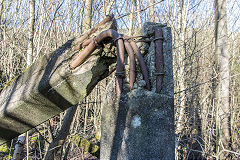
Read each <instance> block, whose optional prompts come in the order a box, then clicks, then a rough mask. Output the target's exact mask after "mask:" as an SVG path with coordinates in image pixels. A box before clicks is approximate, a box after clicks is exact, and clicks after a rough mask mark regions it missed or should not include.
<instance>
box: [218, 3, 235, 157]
mask: <svg viewBox="0 0 240 160" xmlns="http://www.w3.org/2000/svg"><path fill="white" fill-rule="evenodd" d="M226 5H227V4H226V0H215V54H216V60H217V72H218V75H217V76H218V85H217V100H218V103H217V115H216V127H217V128H216V129H217V139H218V141H217V144H216V147H217V148H216V149H217V152H220V153H221V154H220V155H219V156H220V157H219V158H220V159H226V158H227V157H228V154H227V153H225V152H221V151H222V150H224V149H227V150H230V148H231V147H230V146H231V130H230V127H231V126H230V125H231V123H230V104H229V81H230V71H229V69H230V68H229V57H230V54H229V51H228V48H229V46H228V44H227V41H228V30H227V11H226Z"/></svg>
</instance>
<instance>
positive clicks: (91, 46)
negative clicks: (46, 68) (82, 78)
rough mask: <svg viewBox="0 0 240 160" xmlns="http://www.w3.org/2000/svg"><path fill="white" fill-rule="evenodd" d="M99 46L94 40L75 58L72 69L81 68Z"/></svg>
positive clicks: (71, 65)
mask: <svg viewBox="0 0 240 160" xmlns="http://www.w3.org/2000/svg"><path fill="white" fill-rule="evenodd" d="M96 47H97V44H96V43H95V41H94V40H92V42H91V43H90V44H89V45H88V46H87V47H86V48H85V49H84V50H83V51H81V52H79V53H78V55H77V56H76V57H75V59H74V60H73V61H72V63H71V64H70V67H71V69H75V68H77V67H78V66H80V65H81V64H82V63H83V62H84V61H85V60H86V59H87V58H88V56H89V55H90V54H91V53H92V52H93V51H94V50H95V49H96Z"/></svg>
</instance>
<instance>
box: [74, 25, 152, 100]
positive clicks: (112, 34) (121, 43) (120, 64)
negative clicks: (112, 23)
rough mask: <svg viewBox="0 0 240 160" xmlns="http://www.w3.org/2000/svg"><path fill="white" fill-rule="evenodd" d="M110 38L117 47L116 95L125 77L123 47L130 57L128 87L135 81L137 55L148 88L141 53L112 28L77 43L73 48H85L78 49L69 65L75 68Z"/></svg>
mask: <svg viewBox="0 0 240 160" xmlns="http://www.w3.org/2000/svg"><path fill="white" fill-rule="evenodd" d="M109 38H111V39H112V40H113V41H114V42H115V43H116V47H117V65H116V77H117V78H116V93H117V95H118V96H119V95H121V93H122V90H123V79H124V77H125V71H124V70H125V67H124V52H125V48H126V51H127V53H128V56H129V59H130V74H129V81H130V82H129V89H130V90H132V89H133V85H134V82H135V77H136V76H135V67H136V63H135V58H134V57H135V56H134V53H135V55H136V57H137V60H138V61H139V65H140V68H141V71H142V74H143V78H144V80H145V82H146V88H147V89H148V90H150V82H149V78H148V71H147V66H146V64H145V62H144V59H143V57H142V54H141V53H140V50H139V48H138V46H137V45H136V43H135V42H134V41H133V40H131V39H128V38H127V36H124V35H122V34H119V33H118V32H117V31H115V30H113V29H108V30H105V31H103V32H101V33H100V34H99V35H97V36H96V37H92V38H90V39H88V40H86V41H84V42H83V43H81V44H79V45H78V46H77V47H76V48H75V49H74V50H81V49H82V48H83V47H85V46H86V47H85V49H84V50H83V51H80V52H79V53H78V54H77V56H76V57H75V59H74V60H73V61H72V63H71V65H70V67H71V68H72V69H75V68H76V67H78V66H80V65H81V64H82V63H83V62H84V61H85V60H86V59H87V58H88V56H89V55H90V54H91V53H92V52H93V51H94V50H95V49H96V48H97V47H98V46H101V45H100V44H101V43H103V42H104V40H106V39H109Z"/></svg>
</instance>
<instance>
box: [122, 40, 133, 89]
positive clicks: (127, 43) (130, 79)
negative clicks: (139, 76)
mask: <svg viewBox="0 0 240 160" xmlns="http://www.w3.org/2000/svg"><path fill="white" fill-rule="evenodd" d="M124 45H125V48H126V51H127V53H128V56H129V63H130V74H129V89H130V90H132V89H133V84H134V82H135V79H136V75H135V72H136V62H135V57H134V52H133V49H132V47H131V45H130V43H129V42H128V41H127V40H124Z"/></svg>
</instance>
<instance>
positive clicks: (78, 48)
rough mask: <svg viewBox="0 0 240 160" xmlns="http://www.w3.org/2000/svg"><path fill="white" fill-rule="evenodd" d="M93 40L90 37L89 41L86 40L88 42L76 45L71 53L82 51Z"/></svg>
mask: <svg viewBox="0 0 240 160" xmlns="http://www.w3.org/2000/svg"><path fill="white" fill-rule="evenodd" d="M93 38H94V37H92V38H90V39H88V40H86V41H84V42H82V43H80V44H79V45H77V47H75V48H74V49H73V51H76V50H80V49H82V48H83V47H86V46H87V45H89V44H90V43H91V42H92V40H93Z"/></svg>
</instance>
